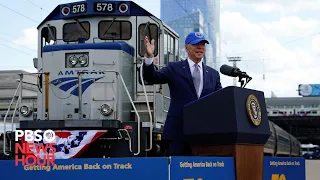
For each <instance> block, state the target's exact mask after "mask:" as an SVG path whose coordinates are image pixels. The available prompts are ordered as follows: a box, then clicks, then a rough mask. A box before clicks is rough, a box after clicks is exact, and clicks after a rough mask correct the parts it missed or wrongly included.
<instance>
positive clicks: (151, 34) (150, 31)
mask: <svg viewBox="0 0 320 180" xmlns="http://www.w3.org/2000/svg"><path fill="white" fill-rule="evenodd" d="M145 36H147V37H148V38H149V41H150V43H151V40H152V39H154V56H157V55H158V49H159V48H158V26H157V25H155V24H148V25H147V26H146V24H140V25H139V55H140V56H142V57H143V56H144V55H145V53H146V50H145V46H144V37H145Z"/></svg>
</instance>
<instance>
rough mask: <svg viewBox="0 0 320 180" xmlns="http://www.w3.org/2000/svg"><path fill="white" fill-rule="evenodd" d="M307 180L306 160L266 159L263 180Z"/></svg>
mask: <svg viewBox="0 0 320 180" xmlns="http://www.w3.org/2000/svg"><path fill="white" fill-rule="evenodd" d="M288 179H301V180H304V179H306V168H305V159H304V158H286V157H264V162H263V180H288Z"/></svg>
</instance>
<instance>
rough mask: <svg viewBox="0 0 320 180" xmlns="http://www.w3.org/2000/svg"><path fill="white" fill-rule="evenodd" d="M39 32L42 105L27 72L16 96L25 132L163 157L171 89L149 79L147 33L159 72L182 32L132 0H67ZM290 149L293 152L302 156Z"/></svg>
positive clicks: (271, 144)
mask: <svg viewBox="0 0 320 180" xmlns="http://www.w3.org/2000/svg"><path fill="white" fill-rule="evenodd" d="M37 29H38V58H34V59H33V63H34V67H35V68H36V69H37V71H38V72H37V73H33V74H37V75H38V94H37V103H36V104H33V103H30V102H23V90H22V89H23V88H22V87H23V78H24V76H26V74H20V85H19V86H18V89H17V91H16V93H15V96H14V98H13V99H18V103H17V104H18V106H17V107H16V108H15V110H14V111H16V110H17V111H18V112H19V129H22V130H24V129H25V130H26V129H28V130H36V129H42V130H46V129H51V130H54V131H56V132H57V133H58V132H60V131H68V132H70V134H71V135H74V136H75V137H80V136H81V134H82V136H83V133H87V134H89V133H92V134H93V135H92V137H91V139H93V140H92V142H91V143H90V145H89V146H88V147H87V148H86V149H85V151H83V152H82V153H81V154H79V155H78V156H77V157H80V158H99V157H131V156H135V157H146V156H164V154H165V152H164V151H163V148H162V141H161V132H162V129H163V125H164V123H165V118H166V115H167V112H168V108H169V106H170V93H169V89H168V85H167V84H163V85H154V84H148V83H147V82H145V81H144V80H143V78H142V73H143V68H141V67H142V63H143V57H144V54H145V47H144V37H145V36H148V38H149V39H154V40H155V52H154V57H155V59H154V64H155V66H156V69H160V68H162V67H164V66H166V65H167V64H168V63H169V62H174V61H179V60H180V58H179V52H178V49H179V35H178V34H177V33H176V32H175V31H174V30H172V29H171V28H170V27H169V26H168V25H166V24H165V23H164V22H162V21H161V20H160V19H159V18H157V17H156V16H154V15H152V14H151V13H150V12H148V11H147V10H145V9H144V8H142V7H140V6H139V5H137V4H136V3H134V2H132V1H103V0H100V1H98V0H87V1H80V2H73V3H67V4H60V5H58V6H57V7H56V8H55V9H54V10H53V11H52V12H51V13H50V14H49V15H48V16H47V17H46V18H45V19H44V20H43V21H42V22H41V23H40V25H39V26H38V27H37ZM17 97H18V98H17ZM9 110H11V108H10V107H9ZM9 110H8V111H9ZM5 123H8V122H6V120H5ZM270 123H271V122H270ZM4 127H6V126H4ZM270 128H271V132H274V133H273V135H274V136H271V137H270V138H269V140H268V143H267V144H266V146H265V147H266V148H265V152H266V153H270V155H280V154H281V153H277V152H283V151H279V150H280V148H279V147H280V146H281V144H282V142H281V137H283V136H278V133H279V129H281V128H279V127H278V128H275V125H273V126H270ZM281 132H282V134H283V135H286V136H288V137H289V134H288V133H287V132H285V131H283V130H282V131H281ZM275 133H276V134H275ZM5 134H6V137H8V138H4V139H5V140H6V139H8V140H7V142H4V144H3V149H4V154H5V155H6V157H13V154H14V152H15V151H14V146H13V145H12V144H14V132H9V131H7V132H5ZM278 137H279V138H278ZM8 141H9V142H8ZM10 142H12V143H10ZM290 142H294V143H299V142H298V141H296V140H295V139H294V138H293V137H292V136H290V141H288V142H287V141H285V143H289V144H287V145H288V146H290V147H291V145H292V144H290ZM68 143H69V144H64V145H66V146H68V145H69V147H70V146H71V145H74V142H68ZM10 144H11V146H10ZM295 145H298V144H295ZM8 146H9V147H8ZM297 147H298V146H295V148H297ZM61 149H63V147H61ZM289 149H290V152H289V154H286V153H285V154H286V155H288V156H300V155H299V153H298V151H299V150H297V149H295V150H294V151H293V149H292V148H289ZM63 150H64V151H66V150H67V149H66V148H64V149H63ZM287 150H288V149H285V150H284V151H287ZM292 152H295V153H292ZM282 154H283V153H282ZM72 157H75V156H72Z"/></svg>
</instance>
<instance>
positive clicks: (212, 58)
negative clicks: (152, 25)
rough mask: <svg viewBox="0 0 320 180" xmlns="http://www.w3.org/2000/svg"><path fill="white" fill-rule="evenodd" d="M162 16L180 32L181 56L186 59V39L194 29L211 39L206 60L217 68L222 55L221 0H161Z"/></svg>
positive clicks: (162, 18)
mask: <svg viewBox="0 0 320 180" xmlns="http://www.w3.org/2000/svg"><path fill="white" fill-rule="evenodd" d="M160 11H161V12H160V18H161V20H163V21H164V22H165V23H166V24H168V25H169V26H170V27H171V28H172V29H173V30H175V31H176V32H177V33H179V36H180V41H179V42H180V43H179V53H180V58H181V59H185V58H186V56H187V54H186V52H185V50H184V40H185V38H186V36H187V35H188V34H189V33H190V32H192V31H200V32H202V33H204V35H205V36H206V37H207V39H208V41H209V43H210V44H209V45H207V51H206V56H205V58H204V62H205V63H206V64H207V65H208V66H211V67H213V68H217V67H218V66H219V64H217V63H218V62H219V57H220V0H198V1H193V0H161V8H160Z"/></svg>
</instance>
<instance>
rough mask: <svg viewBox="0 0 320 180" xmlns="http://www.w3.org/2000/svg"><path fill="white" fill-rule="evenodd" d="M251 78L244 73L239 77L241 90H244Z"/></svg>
mask: <svg viewBox="0 0 320 180" xmlns="http://www.w3.org/2000/svg"><path fill="white" fill-rule="evenodd" d="M251 79H252V77H250V76H248V75H247V74H246V73H244V74H243V75H239V81H238V82H240V83H241V86H240V87H241V88H244V87H245V86H246V85H247V84H248V83H249V82H250V81H251Z"/></svg>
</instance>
